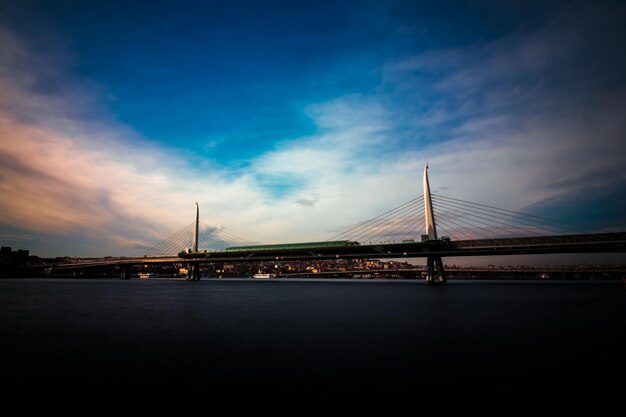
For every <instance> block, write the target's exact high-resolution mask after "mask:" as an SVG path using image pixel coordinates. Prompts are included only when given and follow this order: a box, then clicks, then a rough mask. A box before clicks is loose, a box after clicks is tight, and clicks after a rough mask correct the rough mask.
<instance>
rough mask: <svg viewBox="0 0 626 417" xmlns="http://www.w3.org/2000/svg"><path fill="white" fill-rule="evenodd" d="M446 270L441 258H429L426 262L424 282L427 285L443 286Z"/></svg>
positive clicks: (445, 279)
mask: <svg viewBox="0 0 626 417" xmlns="http://www.w3.org/2000/svg"><path fill="white" fill-rule="evenodd" d="M446 281H447V278H446V270H445V269H444V267H443V261H442V260H441V256H429V257H428V258H427V261H426V282H427V283H429V284H445V283H446Z"/></svg>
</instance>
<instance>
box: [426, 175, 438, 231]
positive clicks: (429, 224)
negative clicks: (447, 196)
mask: <svg viewBox="0 0 626 417" xmlns="http://www.w3.org/2000/svg"><path fill="white" fill-rule="evenodd" d="M424 218H425V219H426V225H425V228H426V233H427V234H428V240H436V239H437V228H436V226H435V215H434V213H433V202H432V200H431V199H430V184H429V183H428V164H426V167H425V168H424Z"/></svg>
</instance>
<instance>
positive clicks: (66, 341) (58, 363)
mask: <svg viewBox="0 0 626 417" xmlns="http://www.w3.org/2000/svg"><path fill="white" fill-rule="evenodd" d="M625 301H626V291H625V290H624V288H622V287H621V286H620V285H619V284H617V283H589V282H585V283H568V282H563V283H553V282H532V283H528V282H524V283H519V282H480V283H476V282H450V283H449V284H448V285H446V286H445V287H430V286H427V285H425V284H424V283H423V282H415V281H315V280H308V281H279V280H261V281H260V280H251V279H249V280H239V281H234V280H226V279H223V280H203V281H200V282H185V281H175V280H150V281H138V280H133V281H118V280H88V279H83V280H53V279H47V280H46V279H29V280H17V279H15V280H13V279H5V280H0V340H1V345H0V355H1V357H2V361H1V364H0V373H1V374H2V376H3V379H4V380H5V381H12V382H13V383H15V384H17V385H20V384H28V385H31V386H36V387H48V388H51V389H54V388H55V387H56V388H59V386H63V385H62V384H71V385H73V386H77V387H81V386H83V387H84V386H85V384H98V385H99V386H100V387H101V388H107V387H108V388H112V387H116V389H117V388H119V387H122V386H124V387H129V388H130V387H132V389H133V390H137V389H154V388H157V387H160V388H163V387H170V388H176V387H178V388H180V387H186V388H185V389H187V388H189V389H198V388H200V389H203V388H206V387H223V388H228V387H243V386H255V387H265V388H269V387H272V388H282V389H288V390H296V389H301V388H306V387H309V386H312V385H317V386H320V387H330V388H332V387H343V388H356V387H365V386H368V387H370V388H371V387H378V388H379V389H391V388H394V389H422V390H424V389H426V390H428V389H433V390H434V389H440V387H445V389H446V390H449V389H457V388H458V389H466V390H467V389H471V390H481V389H485V390H489V389H505V388H507V387H519V386H535V385H544V386H552V387H564V386H565V387H572V388H582V387H589V388H593V389H608V390H615V389H619V388H620V387H622V388H623V386H624V380H623V378H624V377H623V375H624V359H623V352H624V351H625V350H624V348H625V347H626V345H625V342H624V340H625V335H626V303H625ZM615 381H617V382H615Z"/></svg>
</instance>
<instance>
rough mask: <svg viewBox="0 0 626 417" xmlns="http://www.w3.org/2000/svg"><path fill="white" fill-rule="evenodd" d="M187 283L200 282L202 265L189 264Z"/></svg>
mask: <svg viewBox="0 0 626 417" xmlns="http://www.w3.org/2000/svg"><path fill="white" fill-rule="evenodd" d="M187 281H200V264H197V263H193V264H188V266H187Z"/></svg>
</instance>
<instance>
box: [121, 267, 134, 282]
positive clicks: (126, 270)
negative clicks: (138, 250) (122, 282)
mask: <svg viewBox="0 0 626 417" xmlns="http://www.w3.org/2000/svg"><path fill="white" fill-rule="evenodd" d="M131 269H132V267H131V265H122V273H121V274H120V278H122V279H130V276H131V275H132V271H131Z"/></svg>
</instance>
